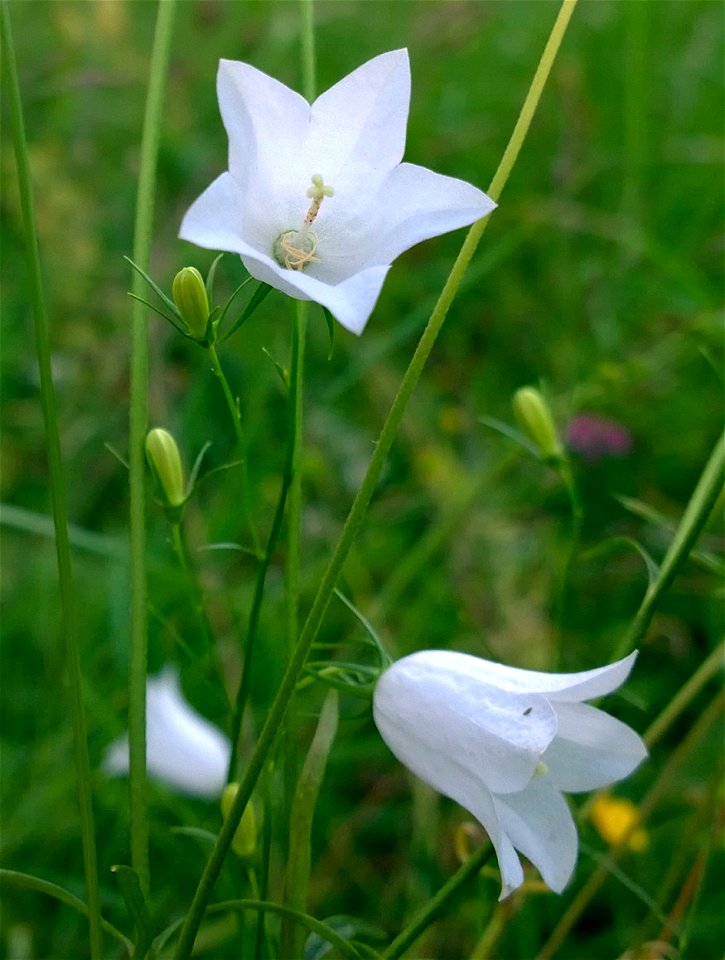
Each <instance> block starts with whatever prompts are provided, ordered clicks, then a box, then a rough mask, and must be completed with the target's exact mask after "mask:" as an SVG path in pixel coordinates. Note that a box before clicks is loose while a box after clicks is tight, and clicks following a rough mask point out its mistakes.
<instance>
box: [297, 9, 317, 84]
mask: <svg viewBox="0 0 725 960" xmlns="http://www.w3.org/2000/svg"><path fill="white" fill-rule="evenodd" d="M300 14H301V19H302V28H301V31H300V41H301V47H302V50H301V52H302V93H303V95H304V96H305V97H306V98H307V100H309V101H310V103H312V101H313V100H314V99H315V97H316V96H317V82H316V80H315V62H316V61H315V8H314V0H300Z"/></svg>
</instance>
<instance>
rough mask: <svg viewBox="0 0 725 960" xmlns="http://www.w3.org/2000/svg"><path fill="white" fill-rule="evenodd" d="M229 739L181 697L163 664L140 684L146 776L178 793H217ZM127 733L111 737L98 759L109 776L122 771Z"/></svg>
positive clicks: (171, 671)
mask: <svg viewBox="0 0 725 960" xmlns="http://www.w3.org/2000/svg"><path fill="white" fill-rule="evenodd" d="M230 750H231V747H230V744H229V740H228V739H227V738H226V737H225V736H224V734H223V733H222V732H221V731H220V730H218V729H217V728H216V727H215V726H214V725H213V724H212V723H210V722H209V721H208V720H205V719H204V717H202V716H200V715H199V714H198V713H196V711H195V710H192V708H191V707H190V706H189V704H188V703H187V702H186V700H185V699H184V695H183V693H182V692H181V685H180V684H179V677H178V674H177V673H176V671H175V670H174V669H173V668H172V667H167V668H166V669H165V670H163V671H162V673H160V674H159V676H158V677H153V678H149V680H148V682H147V684H146V764H147V768H148V773H149V776H151V777H153V778H155V779H156V780H161V781H163V782H164V783H167V784H168V785H169V786H171V787H175V788H176V789H177V790H179V791H181V792H182V793H188V794H191V795H192V796H197V797H209V798H211V797H218V796H219V794H220V793H221V792H222V790H223V789H224V784H225V783H226V777H227V767H228V765H229V754H230ZM128 765H129V756H128V736H123V737H120V738H119V739H118V740H116V741H114V742H113V743H112V744H111V745H110V747H109V748H108V750H107V751H106V756H105V758H104V761H103V769H104V770H105V772H106V773H107V774H109V775H110V776H119V775H122V774H125V773H128Z"/></svg>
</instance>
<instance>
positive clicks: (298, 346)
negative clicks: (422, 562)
mask: <svg viewBox="0 0 725 960" xmlns="http://www.w3.org/2000/svg"><path fill="white" fill-rule="evenodd" d="M306 333H307V304H306V303H303V302H302V301H301V300H297V301H295V313H294V317H293V320H292V351H291V363H290V424H289V431H290V436H291V439H292V478H291V484H290V490H289V498H288V503H287V561H286V565H285V597H286V612H287V624H286V640H287V645H286V649H285V663H286V662H287V661H288V660H289V658H290V657H291V655H292V651H293V650H294V648H295V644H296V643H297V637H298V636H299V629H300V624H299V606H300V602H299V599H300V598H299V594H300V587H299V579H300V554H301V540H300V531H301V527H302V470H301V463H302V433H303V430H302V417H303V406H302V404H303V384H304V364H305V339H306ZM281 749H282V758H283V783H284V801H283V809H284V810H285V813H286V815H287V819H289V812H290V807H291V803H292V795H293V793H294V789H295V781H296V779H297V762H296V750H295V720H294V698H293V700H292V702H291V703H290V705H289V709H288V711H287V714H286V716H285V719H284V728H283V734H282V746H281Z"/></svg>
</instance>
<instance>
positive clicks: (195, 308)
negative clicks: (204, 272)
mask: <svg viewBox="0 0 725 960" xmlns="http://www.w3.org/2000/svg"><path fill="white" fill-rule="evenodd" d="M171 295H172V296H173V298H174V303H175V304H176V308H177V310H178V311H179V314H180V315H181V319H182V320H183V321H184V323H185V325H186V329H187V330H188V332H189V336H191V337H193V338H194V339H195V340H203V339H204V338H205V337H206V329H207V327H208V326H209V313H210V312H211V311H210V310H209V298H208V297H207V295H206V287H205V286H204V280H203V279H202V276H201V274H200V273H199V271H198V270H197V269H196V267H184V268H183V269H182V270H179V272H178V273H177V274H176V276H175V277H174V282H173V283H172V285H171Z"/></svg>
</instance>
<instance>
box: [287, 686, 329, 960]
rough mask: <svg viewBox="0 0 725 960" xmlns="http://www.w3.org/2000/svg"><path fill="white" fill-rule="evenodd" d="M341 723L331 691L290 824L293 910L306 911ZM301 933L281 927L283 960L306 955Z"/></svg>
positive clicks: (289, 891)
mask: <svg viewBox="0 0 725 960" xmlns="http://www.w3.org/2000/svg"><path fill="white" fill-rule="evenodd" d="M337 722H338V693H337V690H330V691H329V692H328V694H327V696H326V697H325V702H324V703H323V705H322V710H321V712H320V719H319V721H318V724H317V730H316V731H315V735H314V737H313V738H312V742H311V744H310V749H309V750H308V751H307V757H306V758H305V762H304V765H303V767H302V772H301V773H300V777H299V780H298V781H297V788H296V790H295V793H294V799H293V801H292V804H291V809H290V811H289V817H288V820H287V823H288V830H289V856H288V858H287V870H286V872H285V880H284V904H285V906H287V907H289V908H290V909H292V910H299V911H300V912H303V913H304V912H306V911H307V893H308V888H309V884H310V869H311V863H312V821H313V818H314V815H315V807H316V805H317V797H318V794H319V792H320V786H321V785H322V780H323V777H324V776H325V770H326V768H327V758H328V757H329V755H330V750H331V749H332V745H333V743H334V742H335V735H336V733H337ZM303 947H304V943H303V942H302V940H301V939H300V931H299V930H298V929H296V928H294V927H293V926H292V925H291V924H289V923H285V922H283V923H282V932H281V934H280V953H281V955H282V956H283V957H300V956H302V954H303V953H304V949H303Z"/></svg>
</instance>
